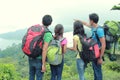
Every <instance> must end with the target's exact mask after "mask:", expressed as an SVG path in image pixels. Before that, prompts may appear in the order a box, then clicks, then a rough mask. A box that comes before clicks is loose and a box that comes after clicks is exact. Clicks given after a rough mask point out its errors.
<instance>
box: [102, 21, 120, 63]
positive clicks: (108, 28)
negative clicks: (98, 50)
mask: <svg viewBox="0 0 120 80" xmlns="http://www.w3.org/2000/svg"><path fill="white" fill-rule="evenodd" d="M104 32H105V38H106V50H105V53H108V55H109V58H110V60H111V61H114V60H116V56H115V47H116V42H117V41H118V38H119V37H118V34H120V23H119V22H116V21H106V22H105V23H104ZM112 52H113V53H112ZM112 56H113V57H112Z"/></svg>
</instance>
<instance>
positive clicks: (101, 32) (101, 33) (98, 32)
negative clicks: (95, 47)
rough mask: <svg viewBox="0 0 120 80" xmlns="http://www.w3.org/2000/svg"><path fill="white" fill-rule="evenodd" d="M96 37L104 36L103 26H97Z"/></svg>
mask: <svg viewBox="0 0 120 80" xmlns="http://www.w3.org/2000/svg"><path fill="white" fill-rule="evenodd" d="M97 34H98V37H99V38H102V37H104V29H103V28H99V29H98V31H97Z"/></svg>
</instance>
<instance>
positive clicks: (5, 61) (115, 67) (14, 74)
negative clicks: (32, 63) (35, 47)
mask: <svg viewBox="0 0 120 80" xmlns="http://www.w3.org/2000/svg"><path fill="white" fill-rule="evenodd" d="M118 53H119V51H118ZM23 55H24V54H23V53H22V51H21V44H19V45H16V44H13V45H12V47H8V48H6V49H5V50H0V80H28V76H29V72H28V69H29V68H28V61H27V56H26V57H25V58H23ZM75 56H76V54H75V52H72V51H69V50H68V51H67V54H65V59H64V61H65V65H64V70H63V75H62V76H63V80H78V73H77V69H76V58H75ZM117 57H118V60H117V61H116V62H110V61H109V60H108V58H107V57H105V62H104V64H103V75H104V76H103V78H104V79H103V80H119V79H120V55H119V54H118V56H117ZM50 74H51V73H50V67H49V64H47V72H46V73H45V74H44V80H50ZM85 77H86V80H93V78H94V77H93V70H92V66H91V63H90V64H89V65H88V68H86V71H85Z"/></svg>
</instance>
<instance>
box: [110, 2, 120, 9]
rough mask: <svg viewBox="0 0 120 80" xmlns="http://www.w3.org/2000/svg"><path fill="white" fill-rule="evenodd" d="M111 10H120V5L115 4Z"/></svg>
mask: <svg viewBox="0 0 120 80" xmlns="http://www.w3.org/2000/svg"><path fill="white" fill-rule="evenodd" d="M118 5H120V3H119V4H118ZM111 10H120V6H116V5H115V6H113V7H112V9H111Z"/></svg>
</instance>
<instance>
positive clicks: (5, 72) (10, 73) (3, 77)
mask: <svg viewBox="0 0 120 80" xmlns="http://www.w3.org/2000/svg"><path fill="white" fill-rule="evenodd" d="M17 74H18V73H17V72H16V70H15V66H14V65H13V64H0V80H19V79H20V77H19V76H18V75H17Z"/></svg>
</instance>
